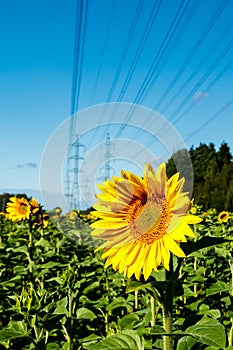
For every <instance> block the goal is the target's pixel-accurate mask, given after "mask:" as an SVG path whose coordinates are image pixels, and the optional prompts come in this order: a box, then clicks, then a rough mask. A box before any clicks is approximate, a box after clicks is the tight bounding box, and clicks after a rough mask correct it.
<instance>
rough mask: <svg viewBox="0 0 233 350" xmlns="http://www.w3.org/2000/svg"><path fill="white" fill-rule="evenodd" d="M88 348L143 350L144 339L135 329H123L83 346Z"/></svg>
mask: <svg viewBox="0 0 233 350" xmlns="http://www.w3.org/2000/svg"><path fill="white" fill-rule="evenodd" d="M85 347H86V349H88V350H113V349H114V350H127V349H129V350H144V339H143V337H142V336H139V335H138V333H137V332H136V331H133V330H124V331H122V332H119V333H116V334H113V335H111V336H110V337H108V338H106V339H104V340H102V341H101V342H99V343H98V344H95V345H88V346H85Z"/></svg>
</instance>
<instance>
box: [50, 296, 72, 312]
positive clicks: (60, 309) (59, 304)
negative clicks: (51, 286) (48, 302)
mask: <svg viewBox="0 0 233 350" xmlns="http://www.w3.org/2000/svg"><path fill="white" fill-rule="evenodd" d="M67 303H68V302H67V297H65V298H63V299H61V300H59V301H58V302H57V303H56V304H57V307H56V309H55V310H54V312H53V313H54V314H55V315H60V314H67V309H66V306H67Z"/></svg>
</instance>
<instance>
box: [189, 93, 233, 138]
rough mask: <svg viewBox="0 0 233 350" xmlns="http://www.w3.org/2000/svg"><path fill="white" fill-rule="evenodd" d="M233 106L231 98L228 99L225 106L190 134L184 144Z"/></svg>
mask: <svg viewBox="0 0 233 350" xmlns="http://www.w3.org/2000/svg"><path fill="white" fill-rule="evenodd" d="M232 104H233V98H232V99H230V100H229V101H228V102H227V103H226V104H224V105H223V106H222V107H221V108H220V109H219V110H218V111H217V112H216V113H214V114H213V115H212V116H211V117H210V118H209V119H207V120H206V121H205V122H204V123H203V124H202V125H201V126H200V127H199V128H197V129H196V130H195V131H194V132H192V133H191V134H190V135H189V136H188V137H187V138H186V139H185V142H187V141H188V140H190V139H191V138H192V137H193V136H194V135H196V134H197V133H199V132H200V131H201V130H202V129H204V128H205V127H206V126H207V125H209V124H210V123H211V122H212V121H213V120H214V119H216V118H217V117H219V116H220V115H221V114H222V113H223V112H225V111H226V110H227V109H228V108H229V107H230V106H231V105H232Z"/></svg>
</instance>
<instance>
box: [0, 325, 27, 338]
mask: <svg viewBox="0 0 233 350" xmlns="http://www.w3.org/2000/svg"><path fill="white" fill-rule="evenodd" d="M26 335H28V332H27V325H26V323H24V321H11V322H10V323H9V324H8V325H7V327H5V328H2V329H1V330H0V342H3V341H7V340H10V339H15V338H20V337H25V336H26Z"/></svg>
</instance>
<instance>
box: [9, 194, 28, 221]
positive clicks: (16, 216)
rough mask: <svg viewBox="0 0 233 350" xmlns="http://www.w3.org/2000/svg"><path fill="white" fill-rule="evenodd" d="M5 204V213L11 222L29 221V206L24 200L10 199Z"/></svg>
mask: <svg viewBox="0 0 233 350" xmlns="http://www.w3.org/2000/svg"><path fill="white" fill-rule="evenodd" d="M9 200H10V202H8V203H7V208H6V211H7V213H8V218H9V219H11V220H12V221H20V220H25V219H29V216H30V210H31V206H30V204H29V203H28V201H27V199H26V198H23V197H22V198H18V197H16V196H14V197H11V198H10V199H9Z"/></svg>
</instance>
